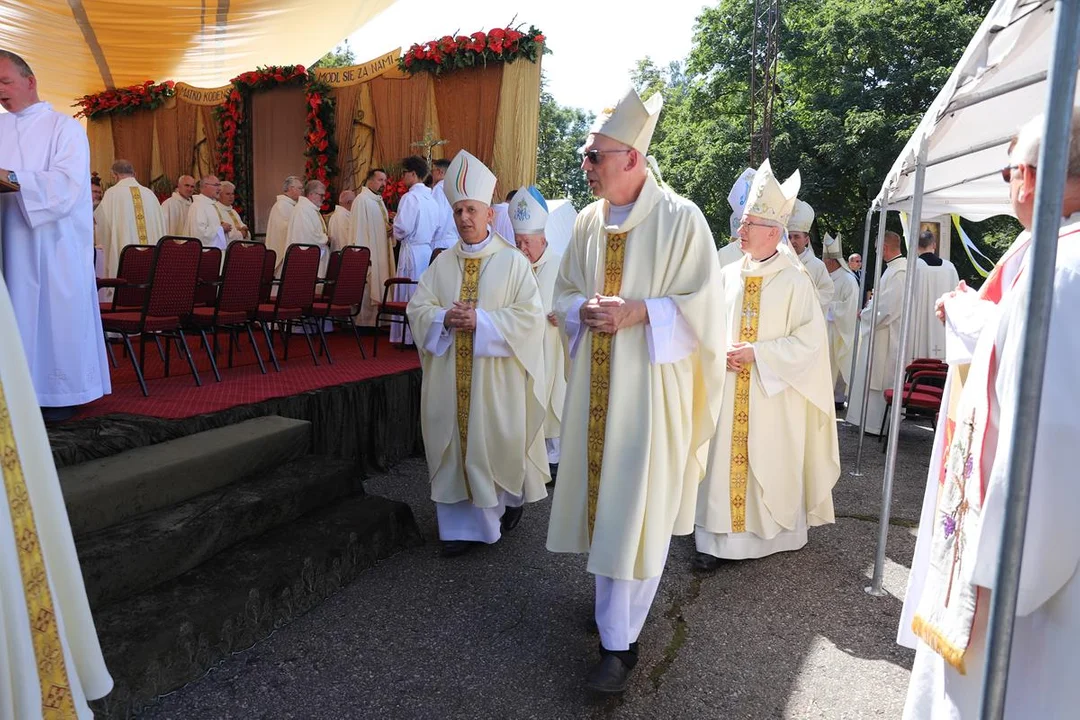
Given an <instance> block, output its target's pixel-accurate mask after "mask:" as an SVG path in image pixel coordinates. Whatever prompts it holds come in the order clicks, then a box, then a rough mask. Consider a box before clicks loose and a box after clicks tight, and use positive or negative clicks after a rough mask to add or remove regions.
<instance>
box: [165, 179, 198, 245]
mask: <svg viewBox="0 0 1080 720" xmlns="http://www.w3.org/2000/svg"><path fill="white" fill-rule="evenodd" d="M194 194H195V178H193V177H191V176H190V175H181V176H180V179H179V180H178V181H177V183H176V189H175V190H173V194H172V195H170V196H169V197H167V198H166V199H165V202H163V203H161V214H162V216H163V217H164V219H165V234H166V235H183V234H184V228H185V227H186V226H187V214H188V210H190V209H191V197H192V195H194Z"/></svg>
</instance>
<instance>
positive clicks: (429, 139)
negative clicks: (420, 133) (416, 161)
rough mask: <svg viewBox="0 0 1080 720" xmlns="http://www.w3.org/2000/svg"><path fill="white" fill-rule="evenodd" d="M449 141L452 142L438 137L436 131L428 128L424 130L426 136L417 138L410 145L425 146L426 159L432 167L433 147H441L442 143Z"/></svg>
mask: <svg viewBox="0 0 1080 720" xmlns="http://www.w3.org/2000/svg"><path fill="white" fill-rule="evenodd" d="M448 142H450V141H449V140H443V139H441V138H436V137H435V135H434V133H432V132H431V128H428V129H426V130H424V137H423V138H422V139H420V140H417V141H416V142H414V143H410V144H409V145H410V147H420V148H424V153H425V159H426V160H427V164H428V166H429V167H430V166H431V151H432V149H434V148H436V147H439V146H440V145H445V144H447V143H448Z"/></svg>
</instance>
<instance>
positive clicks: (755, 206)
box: [743, 160, 802, 226]
mask: <svg viewBox="0 0 1080 720" xmlns="http://www.w3.org/2000/svg"><path fill="white" fill-rule="evenodd" d="M801 185H802V177H801V176H800V175H799V171H798V170H796V171H795V172H793V173H792V174H791V177H789V178H788V179H787V180H785V181H784V183H783V184H780V183H778V182H777V181H776V176H775V175H773V171H772V165H771V164H769V161H768V160H766V161H765V162H763V163H761V167H759V168H758V170H757V173H755V174H754V181H753V182H752V183H751V184H750V194H749V195H748V196H747V198H746V208H745V209H744V210H743V218H746V217H748V216H750V215H753V216H754V217H759V218H762V219H764V220H772V221H773V222H776V223H779V224H780V225H781V226H784V225H786V224H787V221H788V217H789V216H790V215H791V211H792V209H793V208H794V207H795V199H796V197H797V196H798V194H799V187H800V186H801Z"/></svg>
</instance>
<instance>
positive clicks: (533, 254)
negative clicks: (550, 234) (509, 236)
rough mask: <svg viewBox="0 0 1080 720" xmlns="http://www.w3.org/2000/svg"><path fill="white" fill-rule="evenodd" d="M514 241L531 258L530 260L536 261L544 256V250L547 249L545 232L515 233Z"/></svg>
mask: <svg viewBox="0 0 1080 720" xmlns="http://www.w3.org/2000/svg"><path fill="white" fill-rule="evenodd" d="M514 243H515V244H516V245H517V247H518V250H520V251H521V252H523V253H525V257H527V258H529V262H531V263H534V262H536V261H538V260H539V259H540V258H542V257H543V256H544V251H545V250H547V239H546V238H545V237H544V234H543V233H536V234H530V235H526V234H524V233H515V234H514Z"/></svg>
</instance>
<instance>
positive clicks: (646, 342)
mask: <svg viewBox="0 0 1080 720" xmlns="http://www.w3.org/2000/svg"><path fill="white" fill-rule="evenodd" d="M662 103H663V100H662V98H661V97H660V95H659V94H655V95H653V96H652V97H651V98H650V99H649V101H648V102H647V103H643V102H642V101H641V98H640V97H638V94H637V93H636V92H634V90H632V89H631V90H629V91H628V92H627V93H626V95H625V96H624V97H623V98H622V99H621V100H620V101H619V102H618V103H617V104H616V105H615V106H614V107H612V108H609V109H607V110H605V111H604V112H603V113H602V114H601V115H600V117H599V118H598V120H597V122H596V124H595V125H594V126H593V128H592V131H591V133H590V135H589V136H588V140H587V142H586V145H585V147H584V159H583V161H582V165H581V166H582V169H583V170H584V171H585V177H586V179H587V180H588V183H589V187H590V188H591V189H592V192H593V194H594V195H596V196H597V197H598V198H600V199H599V200H598V201H597V202H594V203H592V204H591V205H589V206H588V207H586V208H585V209H584V210H582V212H581V214H580V215H579V216H578V218H577V222H576V223H575V225H574V233H573V236H572V238H571V240H570V246H569V247H568V248H567V250H566V252H565V254H564V255H563V261H562V265H561V267H560V270H559V276H558V278H557V279H556V282H555V302H554V308H555V314H556V316H557V322H558V324H559V325H560V327H563V328H565V332H566V335H567V339H568V342H569V351H570V355H571V358H572V359H571V365H572V367H571V370H570V375H569V378H570V379H569V387H568V388H567V393H566V402H565V405H564V407H563V422H562V440H561V445H562V447H561V451H562V456H561V459H560V463H559V483H558V485H557V486H556V489H555V499H554V501H553V504H552V511H551V524H550V527H549V529H548V541H547V546H548V549H549V550H551V551H553V552H573V553H588V554H589V562H588V571H589V572H590V573H592V574H594V575H595V576H596V603H595V617H596V624H597V627H598V629H599V633H600V656H601V657H600V661H599V662H598V663H597V664H596V665H594V666H593V667H592V668H591V669H590V670H589V671H588V675H587V676H586V685H587V686H588V687H589V688H590V689H592V690H594V691H597V692H601V693H613V694H614V693H621V692H623V691H624V690H625V688H626V684H627V679H628V676H629V674H630V671H631V669H632V668H633V667H634V665H635V664H636V662H637V657H638V643H637V641H638V635H639V633H640V632H641V629H642V626H643V624H644V622H645V618H646V615H648V612H649V607H650V606H651V605H652V601H653V598H654V596H655V594H656V589H657V587H658V585H659V583H660V575H661V573H662V572H663V570H664V564H665V562H666V560H667V554H668V546H669V544H670V541H671V536H672V535H673V534H679V535H687V534H689V533H690V532H692V530H693V510H694V502H695V496H696V493H697V486H698V483H699V482H700V480H701V478H702V476H703V475H704V472H705V459H706V454H707V450H708V442H709V438H710V437H711V436H712V433H713V430H714V429H715V427H716V416H717V413H718V412H719V410H720V396H721V390H722V385H723V382H724V366H723V362H724V341H725V332H724V320H723V318H724V313H723V306H722V303H721V299H720V285H719V278H718V276H719V271H720V266H719V263H718V262H717V259H716V245H715V244H714V242H713V238H712V233H711V232H710V231H709V226H708V223H707V222H706V221H705V217H704V216H703V215H702V213H701V211H700V210H699V209H698V208H697V206H695V205H694V204H693V203H691V202H690V201H688V200H685V199H683V198H681V197H679V196H678V195H676V194H675V193H674V192H672V191H671V189H670V188H668V187H666V186H664V185H661V184H660V182H659V180H658V179H657V177H656V175H654V174H653V172H652V171H651V170H650V169H649V167H648V165H647V164H646V153H647V152H648V148H649V141H650V140H651V138H652V134H653V130H654V129H655V127H656V121H657V119H658V118H659V116H660V107H661V105H662Z"/></svg>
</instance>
